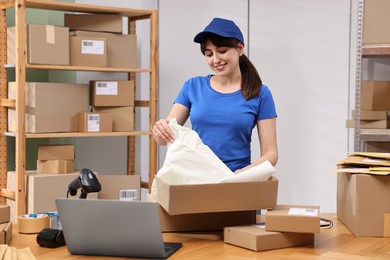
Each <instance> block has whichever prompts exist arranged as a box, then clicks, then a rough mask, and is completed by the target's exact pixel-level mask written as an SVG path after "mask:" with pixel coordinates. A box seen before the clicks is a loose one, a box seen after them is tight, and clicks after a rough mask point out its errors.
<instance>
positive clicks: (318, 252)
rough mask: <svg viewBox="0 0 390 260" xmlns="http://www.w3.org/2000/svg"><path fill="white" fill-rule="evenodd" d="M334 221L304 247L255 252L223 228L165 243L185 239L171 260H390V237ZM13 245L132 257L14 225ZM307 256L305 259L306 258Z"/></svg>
mask: <svg viewBox="0 0 390 260" xmlns="http://www.w3.org/2000/svg"><path fill="white" fill-rule="evenodd" d="M321 217H325V218H327V219H330V220H332V221H333V223H334V225H333V227H332V228H330V229H321V232H320V234H316V235H315V244H314V246H313V245H311V246H301V247H291V248H283V249H277V250H268V251H262V252H254V251H251V250H249V249H245V248H241V247H238V246H234V245H230V244H227V243H224V242H223V233H222V231H218V232H217V231H216V232H180V233H164V234H163V237H164V241H165V242H182V243H183V247H182V248H180V249H179V250H178V251H177V252H176V253H174V254H173V255H172V256H171V257H170V258H169V259H193V258H197V259H198V258H199V259H210V258H212V259H244V258H245V259H248V258H249V259H275V258H277V259H307V258H308V259H319V258H321V259H356V258H358V259H373V258H375V259H389V256H390V238H383V237H355V236H354V235H353V234H351V232H350V231H349V230H348V229H347V228H346V227H345V226H344V225H343V224H342V223H341V222H340V221H339V220H338V219H337V217H336V214H322V216H321ZM9 246H12V247H16V248H25V247H30V249H31V252H32V253H33V254H34V255H35V256H36V258H37V259H39V260H41V259H42V260H44V259H102V260H106V259H111V260H120V259H129V258H122V257H97V256H81V255H71V254H70V253H69V252H68V250H67V248H66V246H62V247H59V248H54V249H53V248H44V247H40V246H39V245H38V244H37V242H36V234H20V233H18V231H17V228H16V227H14V228H13V237H12V240H11V242H10V244H9ZM304 257H305V258H304Z"/></svg>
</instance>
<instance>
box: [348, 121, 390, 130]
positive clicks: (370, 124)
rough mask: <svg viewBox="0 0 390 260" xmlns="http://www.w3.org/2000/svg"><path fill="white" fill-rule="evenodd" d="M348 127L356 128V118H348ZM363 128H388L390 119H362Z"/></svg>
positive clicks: (361, 125) (361, 126)
mask: <svg viewBox="0 0 390 260" xmlns="http://www.w3.org/2000/svg"><path fill="white" fill-rule="evenodd" d="M346 127H347V128H355V119H348V120H347V121H346ZM360 128H361V129H387V128H390V120H389V119H381V120H360Z"/></svg>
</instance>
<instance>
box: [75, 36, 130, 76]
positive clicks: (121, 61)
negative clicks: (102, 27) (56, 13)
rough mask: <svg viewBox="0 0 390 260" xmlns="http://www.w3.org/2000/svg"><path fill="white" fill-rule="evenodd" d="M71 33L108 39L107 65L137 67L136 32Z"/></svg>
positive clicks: (111, 66)
mask: <svg viewBox="0 0 390 260" xmlns="http://www.w3.org/2000/svg"><path fill="white" fill-rule="evenodd" d="M70 35H74V36H80V37H92V38H105V39H107V67H109V68H136V67H137V36H136V35H135V34H118V33H104V32H91V31H72V32H70Z"/></svg>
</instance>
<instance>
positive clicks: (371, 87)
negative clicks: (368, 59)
mask: <svg viewBox="0 0 390 260" xmlns="http://www.w3.org/2000/svg"><path fill="white" fill-rule="evenodd" d="M389 96H390V81H378V80H362V86H361V96H360V107H361V109H363V110H371V111H389V110H390V102H389V98H388V97H389Z"/></svg>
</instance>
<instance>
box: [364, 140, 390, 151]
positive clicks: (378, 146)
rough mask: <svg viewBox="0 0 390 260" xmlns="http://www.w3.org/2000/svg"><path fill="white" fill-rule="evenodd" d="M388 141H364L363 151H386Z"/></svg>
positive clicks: (389, 144)
mask: <svg viewBox="0 0 390 260" xmlns="http://www.w3.org/2000/svg"><path fill="white" fill-rule="evenodd" d="M389 151H390V142H365V152H376V153H388V152H389Z"/></svg>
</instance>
